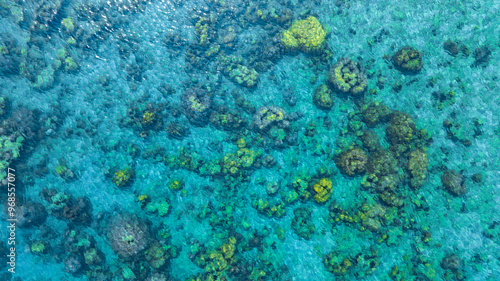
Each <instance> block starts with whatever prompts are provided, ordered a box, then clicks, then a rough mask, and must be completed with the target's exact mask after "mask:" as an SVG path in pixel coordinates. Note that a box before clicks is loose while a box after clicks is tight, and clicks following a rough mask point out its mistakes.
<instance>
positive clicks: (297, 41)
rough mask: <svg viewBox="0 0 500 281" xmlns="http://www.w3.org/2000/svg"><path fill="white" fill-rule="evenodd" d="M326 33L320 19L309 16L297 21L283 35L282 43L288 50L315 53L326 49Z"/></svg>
mask: <svg viewBox="0 0 500 281" xmlns="http://www.w3.org/2000/svg"><path fill="white" fill-rule="evenodd" d="M325 37H326V31H325V29H324V28H323V26H321V23H319V21H318V19H316V18H315V17H313V16H309V17H307V18H306V19H304V20H297V21H295V22H294V23H293V24H292V26H291V27H290V28H289V29H287V30H285V31H284V32H283V34H282V37H281V41H282V42H283V45H284V46H285V47H286V48H289V49H300V50H301V51H303V52H307V53H310V52H315V51H319V50H321V49H322V48H324V47H325Z"/></svg>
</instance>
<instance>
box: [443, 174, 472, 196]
mask: <svg viewBox="0 0 500 281" xmlns="http://www.w3.org/2000/svg"><path fill="white" fill-rule="evenodd" d="M441 182H442V183H443V186H444V188H445V189H446V190H447V191H448V192H449V193H451V194H453V195H455V196H461V195H464V194H465V193H467V191H468V189H467V185H466V184H465V179H464V177H463V176H462V175H461V174H460V173H458V172H457V171H455V170H446V171H445V172H444V173H443V175H442V176H441Z"/></svg>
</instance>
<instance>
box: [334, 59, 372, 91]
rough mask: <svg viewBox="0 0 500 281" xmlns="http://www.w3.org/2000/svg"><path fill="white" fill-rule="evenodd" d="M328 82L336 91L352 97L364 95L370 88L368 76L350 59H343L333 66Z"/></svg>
mask: <svg viewBox="0 0 500 281" xmlns="http://www.w3.org/2000/svg"><path fill="white" fill-rule="evenodd" d="M328 82H329V83H330V85H331V86H332V87H333V89H334V90H336V91H339V92H342V93H344V94H352V95H360V94H362V93H363V92H364V91H365V90H366V87H367V86H368V80H367V78H366V75H365V74H364V73H363V72H362V71H361V69H360V67H359V65H358V63H356V62H354V61H351V60H350V59H349V58H341V59H339V60H338V61H337V62H336V63H335V64H334V65H333V66H332V68H331V69H330V72H329V73H328Z"/></svg>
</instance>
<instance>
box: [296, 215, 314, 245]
mask: <svg viewBox="0 0 500 281" xmlns="http://www.w3.org/2000/svg"><path fill="white" fill-rule="evenodd" d="M311 214H312V211H311V209H310V208H302V207H300V208H297V209H295V210H293V215H294V217H293V220H292V228H293V230H294V231H295V233H297V235H298V236H300V237H302V238H304V239H306V240H309V239H311V237H312V235H313V234H314V232H315V231H316V228H315V227H314V224H313V223H312V216H311Z"/></svg>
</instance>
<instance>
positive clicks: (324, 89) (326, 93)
mask: <svg viewBox="0 0 500 281" xmlns="http://www.w3.org/2000/svg"><path fill="white" fill-rule="evenodd" d="M313 103H314V105H316V106H317V107H319V108H321V109H330V108H332V106H333V98H332V92H331V91H330V89H329V88H328V86H327V85H325V84H322V85H320V86H318V87H317V88H316V90H314V95H313Z"/></svg>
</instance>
